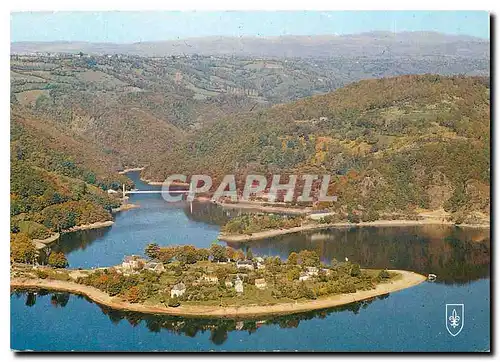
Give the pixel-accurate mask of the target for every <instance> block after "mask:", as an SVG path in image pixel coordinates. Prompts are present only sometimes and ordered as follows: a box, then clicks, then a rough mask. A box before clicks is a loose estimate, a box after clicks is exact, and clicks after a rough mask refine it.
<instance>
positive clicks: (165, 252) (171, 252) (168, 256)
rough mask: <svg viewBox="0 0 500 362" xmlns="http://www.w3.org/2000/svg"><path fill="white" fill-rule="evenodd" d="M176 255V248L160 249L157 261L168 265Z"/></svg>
mask: <svg viewBox="0 0 500 362" xmlns="http://www.w3.org/2000/svg"><path fill="white" fill-rule="evenodd" d="M176 254H177V247H176V246H167V247H163V248H160V250H159V251H158V254H157V259H158V260H159V261H161V262H162V263H168V262H170V260H172V258H173V257H174V256H176Z"/></svg>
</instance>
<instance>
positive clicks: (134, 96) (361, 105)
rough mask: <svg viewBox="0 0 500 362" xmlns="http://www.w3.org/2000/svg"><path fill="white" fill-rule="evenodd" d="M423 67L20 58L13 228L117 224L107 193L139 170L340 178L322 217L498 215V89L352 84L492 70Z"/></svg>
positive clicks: (407, 62)
mask: <svg viewBox="0 0 500 362" xmlns="http://www.w3.org/2000/svg"><path fill="white" fill-rule="evenodd" d="M464 57H465V58H464ZM424 58H425V59H424ZM424 58H419V57H414V56H413V57H408V56H405V55H404V54H399V55H398V56H397V57H393V56H390V57H387V55H376V54H375V55H374V54H371V55H370V56H363V55H353V56H352V57H345V56H343V57H330V58H329V57H324V58H314V59H304V58H287V59H283V58H255V57H253V58H252V57H235V56H197V55H192V56H191V55H190V56H180V57H179V56H171V57H158V58H152V57H149V58H147V57H139V56H130V55H118V54H115V55H104V56H103V55H87V54H83V53H77V54H37V55H32V56H22V55H12V56H11V215H12V216H13V217H12V221H13V226H12V227H13V230H19V229H23V230H29V231H30V234H31V236H32V237H39V236H45V235H47V234H48V233H49V231H48V230H52V231H58V230H61V229H65V228H68V227H71V226H74V225H78V224H84V223H89V222H95V221H102V220H107V219H110V217H111V216H110V214H109V210H110V209H111V208H112V207H115V206H117V205H118V201H117V200H116V199H113V198H111V197H110V196H108V194H107V193H106V192H105V190H107V189H109V188H113V189H117V188H118V187H119V186H120V185H121V184H122V183H127V184H128V186H129V187H130V186H132V185H131V184H130V183H129V182H127V181H126V180H127V179H126V178H125V177H123V176H120V175H118V173H117V171H118V170H121V169H123V168H127V167H135V166H146V169H145V170H144V172H143V177H144V178H147V179H151V180H155V181H163V180H164V178H165V176H166V175H168V174H171V173H184V174H188V175H189V174H194V173H200V172H205V173H209V174H212V175H213V176H215V177H216V178H219V179H220V177H221V176H222V175H224V174H226V173H236V174H238V175H239V176H240V177H243V176H244V175H245V174H247V173H249V172H257V173H262V174H270V173H278V172H281V173H282V174H287V173H302V174H304V173H310V174H311V173H317V174H325V173H329V174H334V175H336V176H335V179H334V180H333V181H332V184H331V188H332V192H333V191H334V192H335V193H336V194H337V195H338V196H339V202H338V203H336V204H334V205H317V207H318V208H324V207H328V208H332V209H339V210H341V211H343V212H344V213H345V214H350V213H353V212H361V213H362V212H363V211H362V210H370V213H372V214H373V215H375V216H376V215H377V214H378V213H381V212H400V211H405V212H407V211H411V210H414V209H416V208H425V209H431V210H432V209H438V208H441V207H443V208H445V209H446V210H449V211H450V212H453V213H455V214H456V215H459V216H460V215H462V214H463V215H469V214H471V213H473V212H476V211H477V212H482V213H486V212H488V211H489V167H490V166H489V152H490V150H489V84H488V80H487V79H486V78H475V77H442V76H430V75H421V76H401V77H396V78H384V79H380V80H374V79H373V80H364V81H361V82H359V83H353V84H351V82H353V81H356V80H359V79H366V78H378V77H387V76H391V75H398V74H405V73H422V72H429V71H432V72H439V73H443V74H450V73H457V72H460V73H468V74H486V75H487V74H488V66H489V61H488V59H487V57H485V55H484V54H482V53H481V54H475V53H474V54H461V55H460V57H454V56H453V55H450V54H448V55H447V57H446V59H444V58H439V57H434V56H429V57H424ZM346 84H348V85H347V86H345V87H344V88H341V87H342V86H344V85H346ZM335 89H337V90H336V91H334V92H332V91H333V90H335ZM328 92H329V93H328ZM318 93H320V94H324V93H328V94H324V95H317V94H318ZM307 96H312V97H309V98H304V97H307ZM291 100H295V102H293V103H290V101H291ZM375 216H374V217H375ZM35 223H36V224H35Z"/></svg>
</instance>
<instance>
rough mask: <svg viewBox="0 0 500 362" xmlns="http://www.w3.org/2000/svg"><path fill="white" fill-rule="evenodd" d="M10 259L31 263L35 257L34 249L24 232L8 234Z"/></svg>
mask: <svg viewBox="0 0 500 362" xmlns="http://www.w3.org/2000/svg"><path fill="white" fill-rule="evenodd" d="M10 257H11V261H15V262H18V263H32V262H33V261H34V260H35V257H36V249H35V246H34V245H33V243H32V242H31V239H30V238H29V237H28V235H26V234H25V233H16V234H10Z"/></svg>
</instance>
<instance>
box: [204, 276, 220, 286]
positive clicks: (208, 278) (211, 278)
mask: <svg viewBox="0 0 500 362" xmlns="http://www.w3.org/2000/svg"><path fill="white" fill-rule="evenodd" d="M201 280H202V281H204V282H206V283H210V284H217V283H218V282H219V278H217V276H216V275H207V274H205V275H203V276H202V277H201Z"/></svg>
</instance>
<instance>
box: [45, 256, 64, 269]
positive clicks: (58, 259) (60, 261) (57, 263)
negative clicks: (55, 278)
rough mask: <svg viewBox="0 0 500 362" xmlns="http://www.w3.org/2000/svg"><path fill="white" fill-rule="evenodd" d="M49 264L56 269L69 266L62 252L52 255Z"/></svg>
mask: <svg viewBox="0 0 500 362" xmlns="http://www.w3.org/2000/svg"><path fill="white" fill-rule="evenodd" d="M48 263H49V265H50V266H53V267H54V268H66V267H67V266H68V260H67V259H66V256H65V255H64V253H61V252H52V253H50V255H49V260H48Z"/></svg>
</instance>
